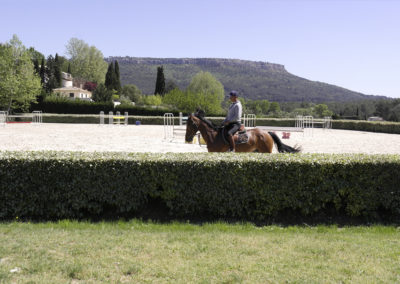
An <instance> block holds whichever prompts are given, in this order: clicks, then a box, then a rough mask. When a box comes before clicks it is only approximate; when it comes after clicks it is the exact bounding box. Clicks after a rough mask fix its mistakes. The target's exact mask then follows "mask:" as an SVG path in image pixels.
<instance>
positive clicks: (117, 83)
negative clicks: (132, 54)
mask: <svg viewBox="0 0 400 284" xmlns="http://www.w3.org/2000/svg"><path fill="white" fill-rule="evenodd" d="M113 85H114V90H116V91H117V92H118V93H119V92H121V79H120V73H119V64H118V61H117V60H115V63H114V84H113Z"/></svg>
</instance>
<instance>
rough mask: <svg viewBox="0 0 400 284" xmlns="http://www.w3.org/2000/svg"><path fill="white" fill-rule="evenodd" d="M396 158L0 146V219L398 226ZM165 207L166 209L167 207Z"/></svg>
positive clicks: (398, 159) (399, 191)
mask: <svg viewBox="0 0 400 284" xmlns="http://www.w3.org/2000/svg"><path fill="white" fill-rule="evenodd" d="M399 177H400V156H399V155H361V154H360V155H326V154H308V155H284V154H270V155H266V154H256V153H254V154H229V153H221V154H215V153H180V154H172V153H168V154H149V153H81V152H51V151H50V152H0V219H3V220H7V219H13V218H15V217H17V216H18V217H19V218H28V219H40V220H43V219H44V220H52V219H61V218H102V216H105V215H108V216H110V214H111V216H113V217H115V218H118V216H127V217H138V216H141V214H142V213H143V212H144V211H145V210H148V209H149V207H151V210H154V211H155V212H157V211H160V212H164V213H163V214H164V215H165V216H167V217H168V218H171V219H173V218H182V219H196V220H216V219H220V218H224V219H229V220H244V221H255V222H261V223H269V222H271V221H273V220H276V219H277V218H278V219H286V220H288V221H289V222H290V221H295V220H297V218H298V217H305V218H308V217H310V218H313V217H318V216H319V217H321V216H323V219H321V220H322V221H329V220H333V219H334V218H337V217H343V218H354V217H357V218H361V219H362V220H363V221H364V222H369V221H384V222H392V223H399V220H400V219H399V217H400V178H399ZM163 210H164V211H163Z"/></svg>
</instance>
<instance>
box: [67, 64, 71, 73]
mask: <svg viewBox="0 0 400 284" xmlns="http://www.w3.org/2000/svg"><path fill="white" fill-rule="evenodd" d="M67 72H68V73H69V74H71V63H68V70H67Z"/></svg>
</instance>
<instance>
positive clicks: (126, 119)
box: [124, 111, 129, 125]
mask: <svg viewBox="0 0 400 284" xmlns="http://www.w3.org/2000/svg"><path fill="white" fill-rule="evenodd" d="M124 117H125V123H124V124H125V125H128V118H129V114H128V112H127V111H126V112H125V113H124Z"/></svg>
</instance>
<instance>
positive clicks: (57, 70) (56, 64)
mask: <svg viewBox="0 0 400 284" xmlns="http://www.w3.org/2000/svg"><path fill="white" fill-rule="evenodd" d="M54 80H55V87H56V88H59V87H61V66H60V61H59V59H58V54H57V53H56V57H55V59H54Z"/></svg>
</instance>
